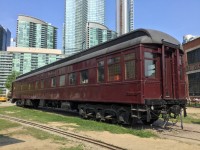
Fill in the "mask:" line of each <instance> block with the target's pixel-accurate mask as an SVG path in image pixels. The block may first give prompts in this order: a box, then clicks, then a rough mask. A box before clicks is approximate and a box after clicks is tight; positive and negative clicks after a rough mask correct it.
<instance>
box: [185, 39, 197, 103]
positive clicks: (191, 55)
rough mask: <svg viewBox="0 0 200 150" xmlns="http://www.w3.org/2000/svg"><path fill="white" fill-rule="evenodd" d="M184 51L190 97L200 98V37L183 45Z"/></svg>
mask: <svg viewBox="0 0 200 150" xmlns="http://www.w3.org/2000/svg"><path fill="white" fill-rule="evenodd" d="M183 49H184V51H185V53H186V65H187V70H186V74H187V81H188V84H187V85H188V93H189V97H190V98H191V99H195V98H200V37H199V38H195V39H193V40H190V41H188V42H187V43H185V44H183Z"/></svg>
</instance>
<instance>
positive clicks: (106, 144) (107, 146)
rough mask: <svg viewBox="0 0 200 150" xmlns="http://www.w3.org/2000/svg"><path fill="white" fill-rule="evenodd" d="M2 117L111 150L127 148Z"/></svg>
mask: <svg viewBox="0 0 200 150" xmlns="http://www.w3.org/2000/svg"><path fill="white" fill-rule="evenodd" d="M0 117H1V118H3V119H6V120H10V121H14V122H17V123H21V124H23V125H29V126H31V127H37V128H38V129H43V130H45V131H51V132H53V133H57V134H60V135H64V136H67V137H71V138H74V139H78V140H81V141H84V142H88V143H92V144H94V145H98V146H101V147H104V148H107V149H109V150H126V149H125V148H121V147H119V146H115V145H112V144H109V143H106V142H102V141H99V140H95V139H92V138H88V137H85V136H82V135H78V134H74V133H71V132H67V131H64V130H61V129H57V128H53V127H49V126H46V125H42V124H39V123H35V122H30V121H27V120H23V119H19V118H16V117H10V116H6V115H1V114H0Z"/></svg>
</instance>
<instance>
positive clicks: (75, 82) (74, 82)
mask: <svg viewBox="0 0 200 150" xmlns="http://www.w3.org/2000/svg"><path fill="white" fill-rule="evenodd" d="M71 75H72V77H75V78H70V77H71ZM73 75H74V76H73ZM71 79H73V80H72V81H73V83H72V82H71ZM74 79H75V80H74ZM76 84H77V73H76V72H71V73H68V85H76Z"/></svg>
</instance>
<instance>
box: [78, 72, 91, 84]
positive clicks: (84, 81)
mask: <svg viewBox="0 0 200 150" xmlns="http://www.w3.org/2000/svg"><path fill="white" fill-rule="evenodd" d="M83 73H86V74H83ZM83 75H86V77H87V78H85V79H84V80H83ZM79 79H80V84H81V85H83V84H88V83H89V70H88V69H85V70H82V71H80V78H79Z"/></svg>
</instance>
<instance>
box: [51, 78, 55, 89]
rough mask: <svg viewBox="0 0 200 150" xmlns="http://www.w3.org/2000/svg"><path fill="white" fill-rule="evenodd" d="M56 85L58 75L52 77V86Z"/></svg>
mask: <svg viewBox="0 0 200 150" xmlns="http://www.w3.org/2000/svg"><path fill="white" fill-rule="evenodd" d="M55 86H56V77H53V78H51V87H55Z"/></svg>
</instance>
